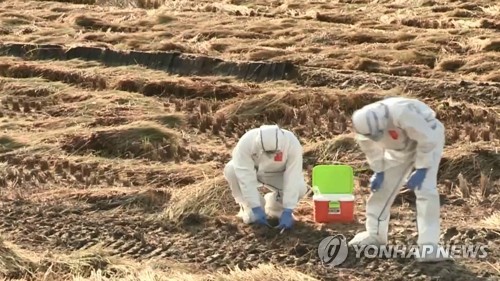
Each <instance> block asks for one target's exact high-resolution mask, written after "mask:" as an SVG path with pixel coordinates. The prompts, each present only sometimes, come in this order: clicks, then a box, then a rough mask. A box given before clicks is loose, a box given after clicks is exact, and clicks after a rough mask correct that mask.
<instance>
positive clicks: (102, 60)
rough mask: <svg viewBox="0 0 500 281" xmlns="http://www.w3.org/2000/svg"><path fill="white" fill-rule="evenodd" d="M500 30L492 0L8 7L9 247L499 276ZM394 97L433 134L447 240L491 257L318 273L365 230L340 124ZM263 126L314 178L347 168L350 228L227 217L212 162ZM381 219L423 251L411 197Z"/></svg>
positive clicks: (4, 197) (305, 269)
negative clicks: (283, 139)
mask: <svg viewBox="0 0 500 281" xmlns="http://www.w3.org/2000/svg"><path fill="white" fill-rule="evenodd" d="M499 31H500V5H499V4H498V3H497V1H495V0H490V1H488V0H476V1H466V0H463V1H440V0H437V1H389V0H379V1H365V0H357V1H354V0H352V1H344V0H341V1H295V0H290V1H166V2H165V3H163V2H160V1H157V2H155V1H138V0H137V1H132V0H130V1H129V2H126V1H99V0H97V1H78V0H74V1H70V0H67V1H0V43H1V44H0V98H1V102H2V104H1V106H0V127H1V129H2V135H1V137H0V187H1V191H2V192H1V194H0V197H1V198H0V199H1V203H2V204H1V207H0V218H1V219H0V231H1V233H2V238H3V239H4V240H5V241H8V242H9V243H12V244H15V245H16V246H17V247H19V248H20V249H22V250H23V251H30V252H32V253H35V254H34V255H41V254H42V253H46V252H47V251H50V252H52V253H56V254H71V253H74V252H78V251H82V250H88V249H91V248H95V247H99V249H101V250H103V251H106V252H107V255H109V256H111V257H120V258H126V259H130V260H131V261H132V262H133V263H136V264H142V263H146V262H148V261H157V263H161V261H162V260H174V261H177V262H180V263H181V264H186V265H187V267H190V268H191V269H196V270H198V272H205V273H206V274H211V273H214V272H222V273H225V272H228V271H229V270H231V269H234V268H235V267H236V266H237V267H239V268H240V269H243V270H250V269H253V268H256V267H258V266H259V265H261V264H274V265H277V266H279V267H282V268H285V269H290V270H292V269H293V270H295V272H302V273H304V274H306V275H309V276H310V277H312V278H317V279H318V280H500V262H499V260H500V215H499V210H500V155H499V154H498V149H499V147H500V129H499V128H500V53H499V52H500V36H499V35H498V34H499ZM391 95H406V96H410V97H416V98H419V99H422V100H423V101H425V102H426V103H428V104H429V105H430V106H432V107H433V109H435V110H436V112H437V113H438V117H439V118H440V119H441V120H442V121H443V122H444V124H445V126H446V133H447V143H446V148H445V154H444V158H443V160H442V162H441V169H440V172H439V181H438V184H439V185H438V188H439V190H440V194H441V203H442V209H441V212H442V242H443V243H446V244H450V243H454V244H475V245H487V246H488V249H489V252H488V256H487V257H486V258H484V259H458V260H456V261H455V262H454V263H450V262H444V263H437V264H432V265H419V264H417V263H415V261H414V260H413V259H366V258H362V259H356V258H355V257H354V256H353V254H352V253H351V254H350V256H349V257H348V259H347V261H346V262H344V263H343V264H341V265H339V266H337V267H335V268H333V269H332V268H330V269H328V268H325V267H324V266H323V265H322V264H321V263H320V259H319V257H318V256H317V247H318V245H319V242H320V241H321V240H322V239H323V238H325V237H326V236H328V235H331V234H344V235H345V236H346V237H347V238H348V239H350V238H352V237H353V236H354V235H355V233H357V232H358V231H361V230H362V229H363V228H364V226H363V223H364V209H365V206H364V203H365V201H366V199H367V197H368V194H369V191H368V190H369V189H368V187H367V181H368V178H369V177H370V176H371V172H370V171H369V169H368V167H367V164H366V162H365V159H364V157H363V154H362V153H361V152H360V151H359V149H358V147H357V146H356V144H355V143H354V142H353V134H352V131H351V129H350V126H351V124H350V116H351V114H352V112H353V111H354V110H355V109H358V108H360V107H362V106H364V105H366V104H368V103H371V102H374V101H377V100H379V99H382V98H383V97H386V96H391ZM263 123H277V124H279V125H281V126H282V127H284V128H287V129H290V130H292V131H294V132H295V133H296V134H297V136H298V137H299V139H300V141H301V143H302V144H303V145H304V173H305V174H306V175H307V178H308V180H309V181H310V169H311V167H312V166H314V165H317V164H324V163H345V164H349V165H352V166H353V167H354V168H355V171H356V173H355V176H356V183H355V185H356V186H355V189H356V200H357V201H356V214H357V217H356V220H357V221H356V223H353V224H342V225H337V224H335V225H320V224H317V223H314V222H313V220H312V210H313V209H312V203H311V198H310V197H307V198H304V199H303V200H302V201H301V203H300V207H299V209H298V210H297V215H296V216H297V219H298V222H297V223H296V226H295V228H294V229H293V230H292V231H287V232H284V233H282V234H280V233H279V232H278V231H276V230H274V229H267V228H262V227H257V226H248V225H243V224H242V223H241V222H239V221H238V220H237V219H236V218H235V214H236V213H237V207H236V205H235V203H234V200H233V199H232V197H231V195H230V191H229V189H228V186H227V184H226V182H225V181H224V179H223V177H222V169H223V166H224V164H225V163H226V162H227V161H229V159H230V153H231V150H232V148H233V146H234V145H235V143H236V141H237V140H238V137H239V136H241V135H242V134H243V133H244V132H245V131H246V130H248V129H250V128H253V127H256V126H260V125H261V124H263ZM391 212H392V220H391V229H390V239H391V241H392V242H394V243H397V244H414V243H415V242H416V224H415V199H414V195H413V194H412V193H410V192H405V193H403V192H402V193H401V194H400V195H399V197H398V198H397V200H396V202H395V204H394V206H393V208H392V211H391ZM0 266H1V265H0ZM95 269H97V266H96V267H95ZM159 270H160V269H159ZM0 274H1V275H2V277H7V278H12V277H19V276H18V275H19V272H14V271H12V270H4V269H2V270H0ZM297 274H298V273H297ZM301 276H304V275H301ZM25 277H26V276H25ZM31 277H33V276H31ZM26 278H27V277H26ZM186 278H187V277H186ZM273 278H278V279H276V280H280V279H279V276H278V277H276V276H274V277H273ZM303 278H304V277H299V275H297V278H296V279H294V280H303ZM269 279H271V278H269ZM292 279H293V278H292ZM185 280H188V279H185ZM189 280H192V279H189Z"/></svg>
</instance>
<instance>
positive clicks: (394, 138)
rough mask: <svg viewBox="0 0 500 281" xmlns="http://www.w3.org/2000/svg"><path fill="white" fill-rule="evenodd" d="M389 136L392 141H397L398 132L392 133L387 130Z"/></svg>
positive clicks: (392, 131)
mask: <svg viewBox="0 0 500 281" xmlns="http://www.w3.org/2000/svg"><path fill="white" fill-rule="evenodd" d="M389 135H390V136H391V138H392V139H393V140H397V139H398V137H399V135H398V132H396V131H394V130H389Z"/></svg>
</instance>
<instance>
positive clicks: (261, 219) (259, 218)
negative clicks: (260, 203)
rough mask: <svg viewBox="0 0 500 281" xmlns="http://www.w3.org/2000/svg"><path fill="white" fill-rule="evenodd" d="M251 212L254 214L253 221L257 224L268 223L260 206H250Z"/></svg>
mask: <svg viewBox="0 0 500 281" xmlns="http://www.w3.org/2000/svg"><path fill="white" fill-rule="evenodd" d="M252 212H253V213H254V215H255V219H256V220H255V222H256V223H258V224H263V225H268V222H267V218H266V213H265V212H264V210H262V207H255V208H252Z"/></svg>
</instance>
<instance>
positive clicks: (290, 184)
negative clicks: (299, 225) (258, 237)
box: [224, 125, 307, 229]
mask: <svg viewBox="0 0 500 281" xmlns="http://www.w3.org/2000/svg"><path fill="white" fill-rule="evenodd" d="M224 176H225V178H226V180H227V182H228V184H229V187H230V188H231V191H232V195H233V197H234V199H235V201H236V203H238V204H239V205H240V212H239V213H238V215H237V216H238V217H240V218H241V219H242V220H243V221H244V222H245V223H248V224H251V223H257V224H262V225H269V224H268V222H267V218H268V217H275V218H279V225H278V228H280V229H290V228H292V225H293V218H292V213H293V211H294V209H295V208H296V206H297V204H298V202H299V200H300V199H301V198H302V197H303V196H304V195H305V194H306V192H307V185H306V182H305V180H304V176H303V171H302V146H301V144H300V142H299V140H298V139H297V137H296V136H295V135H294V134H293V133H292V132H290V131H288V130H285V129H281V128H279V127H278V126H277V125H262V126H261V127H260V128H254V129H251V130H249V131H247V132H246V133H245V134H244V135H243V136H242V137H241V138H240V140H239V141H238V143H237V144H236V147H235V148H234V150H233V152H232V159H231V161H229V162H228V163H227V164H226V166H225V168H224ZM261 186H264V187H266V188H267V189H268V190H270V192H269V193H266V194H265V196H264V197H262V195H261V194H260V192H259V190H258V188H259V187H261Z"/></svg>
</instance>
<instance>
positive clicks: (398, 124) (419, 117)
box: [349, 97, 449, 262]
mask: <svg viewBox="0 0 500 281" xmlns="http://www.w3.org/2000/svg"><path fill="white" fill-rule="evenodd" d="M352 122H353V127H354V131H355V133H356V138H357V142H358V144H359V146H360V149H361V150H362V151H363V152H364V153H365V156H366V159H367V162H368V164H369V166H370V168H371V169H372V170H373V171H374V174H373V176H372V177H371V179H370V188H371V190H372V193H371V194H370V197H369V198H368V201H367V205H366V226H365V227H366V231H363V232H361V233H358V234H357V235H356V236H355V237H354V238H353V239H352V240H351V241H349V245H355V244H356V245H375V246H381V245H385V244H387V240H388V238H387V236H388V228H389V219H390V208H391V206H392V204H393V202H394V199H395V197H396V195H397V194H398V193H399V190H400V188H401V187H402V186H404V185H405V186H406V187H407V188H408V189H411V190H413V191H414V192H415V195H416V198H417V200H416V207H417V211H416V212H417V231H418V241H417V244H418V246H419V251H418V254H417V255H416V259H417V261H420V262H427V261H430V262H432V261H440V260H448V259H449V254H448V253H447V252H445V251H444V249H443V248H442V247H440V246H439V245H438V243H439V238H440V201H439V193H438V189H437V173H438V168H439V163H440V161H441V156H442V153H443V149H444V144H445V129H444V126H443V124H442V123H441V122H440V121H439V120H437V119H436V113H435V112H434V111H433V110H432V109H431V108H430V107H429V106H427V105H426V104H425V103H423V102H421V101H419V100H416V99H410V98H405V97H391V98H386V99H384V100H381V101H378V102H375V103H372V104H369V105H366V106H365V107H363V108H361V109H359V110H357V111H355V112H354V113H353V115H352Z"/></svg>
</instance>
